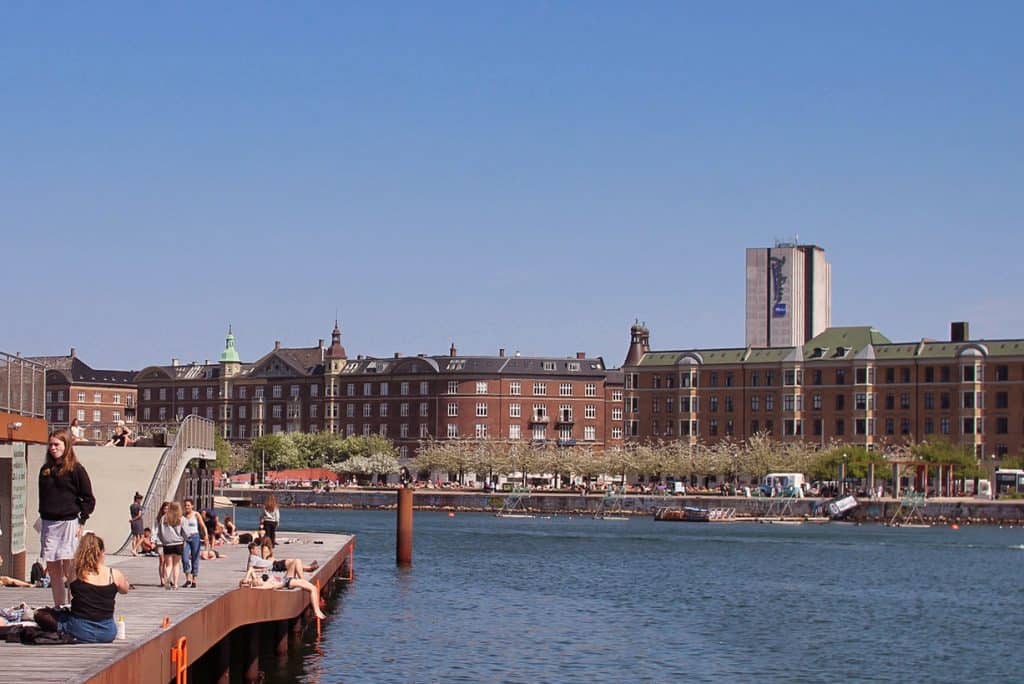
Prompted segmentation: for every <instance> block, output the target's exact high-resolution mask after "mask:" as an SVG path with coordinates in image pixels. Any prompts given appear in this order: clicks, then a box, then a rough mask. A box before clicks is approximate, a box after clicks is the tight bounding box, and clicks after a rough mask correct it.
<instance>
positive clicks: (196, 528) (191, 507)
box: [181, 499, 213, 587]
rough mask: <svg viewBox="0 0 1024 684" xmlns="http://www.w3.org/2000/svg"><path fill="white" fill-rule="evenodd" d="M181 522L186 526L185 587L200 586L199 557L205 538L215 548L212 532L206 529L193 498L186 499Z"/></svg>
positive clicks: (183, 561)
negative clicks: (211, 538) (211, 536)
mask: <svg viewBox="0 0 1024 684" xmlns="http://www.w3.org/2000/svg"><path fill="white" fill-rule="evenodd" d="M181 524H182V525H183V526H184V527H185V551H184V554H183V555H182V564H183V565H184V566H185V587H198V586H199V558H200V556H201V554H200V551H202V548H203V547H202V543H203V540H206V543H207V545H208V546H210V547H211V548H213V543H212V541H211V540H210V532H209V530H207V529H206V523H205V522H204V521H203V516H201V515H199V514H198V513H197V512H196V511H195V504H194V503H193V502H192V499H185V506H184V509H183V512H182V515H181Z"/></svg>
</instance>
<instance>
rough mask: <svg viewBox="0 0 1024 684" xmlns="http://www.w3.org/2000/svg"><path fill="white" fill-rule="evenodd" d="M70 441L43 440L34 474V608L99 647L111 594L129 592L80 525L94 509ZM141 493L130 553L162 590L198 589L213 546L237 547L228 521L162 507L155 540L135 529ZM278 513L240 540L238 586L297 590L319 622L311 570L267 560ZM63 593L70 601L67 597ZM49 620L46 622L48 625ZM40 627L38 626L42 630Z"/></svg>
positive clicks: (112, 628) (110, 634) (107, 628)
mask: <svg viewBox="0 0 1024 684" xmlns="http://www.w3.org/2000/svg"><path fill="white" fill-rule="evenodd" d="M74 442H75V438H74V436H73V435H72V434H71V433H70V432H69V431H67V430H58V431H56V432H54V433H53V434H51V435H50V437H49V440H48V444H47V454H46V461H45V462H44V463H43V466H42V468H40V470H39V517H40V527H39V533H40V558H41V560H42V562H43V563H45V568H46V574H47V575H48V577H49V583H50V590H51V592H52V596H53V603H54V607H55V608H54V609H52V610H37V611H36V612H35V613H36V616H37V621H39V620H43V621H42V622H39V624H40V626H43V627H48V628H52V629H53V631H56V632H59V633H61V634H64V635H68V636H70V637H73V639H74V640H75V641H78V642H83V643H105V642H111V641H113V640H114V639H115V638H116V636H117V625H116V623H115V622H114V603H115V599H116V597H117V595H118V594H127V593H128V592H129V591H130V590H131V589H133V588H134V587H133V586H132V585H131V584H130V583H129V581H128V579H127V578H126V577H125V575H124V573H122V572H121V571H120V570H118V569H117V568H112V567H110V566H108V565H107V563H106V549H105V545H104V542H103V539H101V538H100V537H99V536H98V535H96V534H94V533H92V532H90V531H88V530H85V523H86V521H87V520H88V519H89V517H90V516H91V515H92V514H93V512H94V511H95V508H96V497H95V495H94V494H93V489H92V482H91V481H90V479H89V474H88V472H87V471H86V469H85V467H84V466H83V465H82V464H81V463H80V462H79V461H78V459H77V457H76V455H75V450H74ZM142 498H143V497H142V495H141V494H139V493H136V494H135V497H134V502H133V503H132V505H131V507H130V522H131V532H132V537H131V542H130V545H129V546H130V551H131V553H132V555H139V554H143V555H156V556H157V557H158V559H159V560H158V577H159V585H160V586H161V587H166V588H168V589H176V588H177V587H178V586H179V581H180V579H181V574H182V570H183V569H184V575H185V582H184V584H183V585H181V586H183V587H198V583H199V567H200V560H201V559H213V558H218V557H220V554H219V553H218V551H217V550H216V548H215V547H216V546H218V545H221V544H232V543H235V544H237V543H238V541H239V539H240V537H241V536H242V535H238V534H237V533H236V530H235V527H234V522H233V521H232V520H231V518H225V520H224V523H223V524H222V523H221V522H220V521H218V520H217V517H216V515H215V514H214V513H213V511H207V512H206V514H205V515H204V514H202V513H200V512H199V511H198V510H196V508H195V502H194V501H192V500H191V499H185V500H184V501H182V502H180V503H179V502H177V501H166V502H164V503H163V505H162V506H161V508H160V511H159V513H158V515H157V519H156V522H155V524H154V527H155V528H156V533H155V535H154V534H153V531H152V530H151V529H149V528H145V527H143V525H142ZM279 523H280V510H279V508H278V506H277V502H276V500H270V501H268V502H267V504H266V505H265V508H264V511H263V515H262V516H261V530H260V531H259V532H258V533H257V534H256V535H247V540H252V543H250V545H249V557H248V561H247V564H246V574H245V578H244V579H243V580H242V581H241V582H240V583H239V585H240V586H242V587H251V588H253V589H279V588H280V589H289V588H293V587H294V588H297V589H302V590H304V591H306V592H308V593H309V595H310V605H311V607H312V609H313V612H314V613H315V614H316V616H317V617H319V618H324V617H326V616H325V615H324V613H323V611H322V610H321V608H320V594H319V591H318V590H317V587H316V586H315V585H313V584H311V583H310V582H308V581H307V580H306V579H305V577H304V573H306V572H312V571H315V570H316V569H317V564H316V563H315V562H314V563H312V564H304V563H303V562H302V561H301V560H299V559H297V558H288V559H283V560H278V559H276V558H274V546H275V539H276V531H277V525H278V524H279ZM69 592H70V597H69ZM51 618H52V624H50V622H51ZM44 623H45V624H44Z"/></svg>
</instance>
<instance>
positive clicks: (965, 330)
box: [949, 321, 971, 342]
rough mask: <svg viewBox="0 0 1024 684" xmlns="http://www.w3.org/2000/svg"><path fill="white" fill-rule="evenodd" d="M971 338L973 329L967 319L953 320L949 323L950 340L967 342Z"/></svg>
mask: <svg viewBox="0 0 1024 684" xmlns="http://www.w3.org/2000/svg"><path fill="white" fill-rule="evenodd" d="M969 339H971V331H970V325H969V324H968V323H967V321H953V322H952V323H950V324H949V341H950V342H966V341H967V340H969Z"/></svg>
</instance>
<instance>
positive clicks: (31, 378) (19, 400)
mask: <svg viewBox="0 0 1024 684" xmlns="http://www.w3.org/2000/svg"><path fill="white" fill-rule="evenodd" d="M45 397H46V368H45V366H43V365H42V364H41V363H36V362H35V361H29V360H28V359H23V358H21V357H20V356H12V355H11V354H7V353H6V352H0V411H4V412H5V413H14V414H17V415H19V416H29V417H32V418H42V417H43V416H44V415H45V413H46V405H45Z"/></svg>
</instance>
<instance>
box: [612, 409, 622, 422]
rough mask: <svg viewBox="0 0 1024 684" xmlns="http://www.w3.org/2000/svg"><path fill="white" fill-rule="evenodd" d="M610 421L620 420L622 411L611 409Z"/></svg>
mask: <svg viewBox="0 0 1024 684" xmlns="http://www.w3.org/2000/svg"><path fill="white" fill-rule="evenodd" d="M612 420H622V409H621V408H613V409H612Z"/></svg>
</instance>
